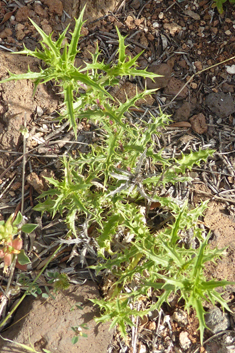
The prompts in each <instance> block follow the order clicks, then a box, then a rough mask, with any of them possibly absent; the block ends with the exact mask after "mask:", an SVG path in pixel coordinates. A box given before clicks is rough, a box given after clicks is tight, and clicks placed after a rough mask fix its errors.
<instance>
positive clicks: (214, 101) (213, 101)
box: [205, 92, 235, 119]
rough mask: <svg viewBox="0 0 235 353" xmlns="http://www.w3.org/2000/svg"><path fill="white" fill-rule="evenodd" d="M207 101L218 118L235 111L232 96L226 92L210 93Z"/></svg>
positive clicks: (225, 116)
mask: <svg viewBox="0 0 235 353" xmlns="http://www.w3.org/2000/svg"><path fill="white" fill-rule="evenodd" d="M205 103H206V104H207V106H208V108H209V109H210V110H211V111H212V112H213V113H215V114H216V115H217V116H218V118H222V119H223V118H227V117H228V116H229V115H231V114H232V113H234V112H235V105H234V101H233V98H232V96H230V95H229V94H226V93H224V92H217V93H210V94H208V96H207V97H206V100H205Z"/></svg>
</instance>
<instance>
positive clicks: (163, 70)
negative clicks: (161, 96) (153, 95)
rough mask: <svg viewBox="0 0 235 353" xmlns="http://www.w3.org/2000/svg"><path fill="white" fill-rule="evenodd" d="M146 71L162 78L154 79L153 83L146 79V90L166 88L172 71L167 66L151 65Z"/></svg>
mask: <svg viewBox="0 0 235 353" xmlns="http://www.w3.org/2000/svg"><path fill="white" fill-rule="evenodd" d="M148 71H149V72H153V73H155V74H156V75H161V76H162V77H155V78H154V81H152V80H151V79H150V78H147V79H146V83H147V88H148V89H154V88H159V89H161V88H164V87H166V86H167V84H168V82H169V80H170V75H171V72H172V69H171V67H170V66H169V65H168V64H160V65H159V64H157V65H156V64H152V65H151V66H150V67H149V68H148Z"/></svg>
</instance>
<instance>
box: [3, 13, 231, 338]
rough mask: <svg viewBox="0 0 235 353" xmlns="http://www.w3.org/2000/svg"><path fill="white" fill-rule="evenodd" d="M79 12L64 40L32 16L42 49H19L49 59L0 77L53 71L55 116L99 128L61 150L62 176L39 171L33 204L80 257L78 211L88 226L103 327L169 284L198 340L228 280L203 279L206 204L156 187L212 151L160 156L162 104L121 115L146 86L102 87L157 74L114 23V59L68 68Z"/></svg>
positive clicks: (43, 77) (43, 76)
mask: <svg viewBox="0 0 235 353" xmlns="http://www.w3.org/2000/svg"><path fill="white" fill-rule="evenodd" d="M83 12H84V10H83V11H82V13H81V15H80V17H79V18H78V19H77V20H76V25H75V29H74V32H73V33H72V39H71V42H70V44H68V43H67V41H65V36H66V31H67V29H66V30H65V31H64V32H63V33H62V34H61V35H60V36H59V38H58V40H57V41H53V40H52V35H49V36H47V35H46V34H45V33H44V32H43V31H42V30H41V29H40V28H39V27H38V26H37V25H36V24H35V23H33V22H32V23H33V24H34V26H35V27H36V29H37V30H38V32H39V33H40V34H41V36H42V41H41V46H42V50H38V49H36V50H35V51H31V50H29V49H26V48H25V49H24V50H23V51H22V52H21V54H26V55H31V56H34V57H37V58H39V59H41V60H42V61H44V62H45V63H46V64H47V68H45V69H42V68H41V70H40V72H38V73H36V72H31V71H29V72H28V73H26V74H22V75H14V74H11V75H10V77H9V78H7V79H6V80H5V81H9V80H16V79H17V80H20V79H33V80H34V82H35V89H36V87H37V85H38V84H39V83H45V82H47V81H49V80H54V81H55V82H56V83H57V84H58V85H60V86H62V87H63V93H64V102H65V107H66V108H65V112H64V114H63V116H62V118H63V119H65V118H67V119H69V122H70V126H71V127H72V128H73V130H74V133H75V136H77V120H81V119H84V118H86V119H89V121H92V122H93V124H94V125H95V126H97V129H99V135H100V140H99V141H98V142H97V143H96V144H91V145H90V146H89V149H88V150H87V153H84V154H80V155H79V157H78V158H74V157H68V156H64V159H63V166H64V167H63V177H62V178H61V179H60V180H57V179H55V178H47V179H48V181H49V182H50V183H51V184H52V186H53V187H52V188H51V189H49V190H48V191H46V192H44V193H43V194H42V195H40V199H41V200H42V201H41V202H39V203H38V205H37V206H36V207H35V209H36V210H38V211H41V212H45V211H47V212H51V214H52V215H53V216H54V215H55V214H56V213H60V214H61V215H62V216H63V217H64V218H65V221H66V223H67V225H68V228H69V233H68V234H69V236H70V237H76V238H77V240H79V241H78V243H79V242H80V243H81V244H82V246H83V249H82V255H83V257H84V256H85V255H86V252H87V251H88V252H89V251H90V248H91V245H90V243H89V241H90V237H87V238H84V234H83V235H82V236H81V233H80V232H79V230H78V227H79V225H78V220H79V219H83V221H84V220H85V223H86V224H87V229H89V228H90V227H92V226H93V227H94V226H95V228H96V232H95V234H94V237H95V238H94V241H95V243H96V244H97V252H98V255H99V263H98V264H97V265H96V266H93V268H95V269H96V271H97V272H100V271H102V273H104V274H112V278H113V283H112V286H111V288H110V292H109V293H108V296H107V298H104V299H102V300H100V299H99V300H98V299H97V300H93V302H94V303H95V304H98V305H99V306H100V308H101V309H102V314H101V317H100V318H98V319H97V321H107V320H110V321H111V322H112V324H111V326H114V325H116V324H118V325H119V328H120V330H121V333H122V334H123V335H125V334H126V326H127V325H133V323H132V320H131V317H132V316H143V315H146V314H148V313H150V312H151V311H153V310H155V309H160V308H161V306H162V304H163V303H164V302H167V301H168V300H169V296H170V295H171V294H172V293H175V294H177V295H178V296H179V298H182V299H184V302H185V308H186V309H187V310H189V309H190V308H193V309H195V311H196V314H197V317H198V319H199V329H200V334H201V342H202V340H203V333H204V329H205V327H206V324H205V319H204V313H205V312H204V309H203V301H209V302H212V303H213V304H215V303H216V302H218V303H220V305H221V306H222V307H223V308H225V309H227V310H229V308H228V306H227V303H226V302H225V301H224V300H223V298H222V296H221V295H220V294H219V293H218V292H217V291H216V290H215V289H216V288H217V287H221V286H222V287H224V286H226V285H227V284H228V283H229V282H227V281H215V280H211V281H207V280H206V278H205V277H204V274H203V269H204V265H205V263H206V262H208V261H212V260H214V259H216V258H217V257H219V256H220V255H221V251H220V250H217V249H215V250H211V249H210V248H208V247H207V243H208V239H209V237H210V235H209V234H208V235H206V234H204V232H203V231H202V229H201V228H199V226H198V219H199V218H200V217H201V216H202V215H203V212H204V210H205V208H206V203H203V204H202V205H201V206H200V207H198V208H197V209H191V208H189V206H188V205H187V202H186V201H184V200H179V199H177V198H176V197H175V198H174V197H173V196H168V195H167V192H166V191H165V192H164V190H167V189H168V188H169V187H170V186H171V185H175V184H177V183H181V182H190V181H191V178H190V177H188V176H185V173H186V171H188V170H191V169H192V167H193V166H194V165H195V164H197V165H199V164H200V163H201V161H206V159H207V158H208V157H210V156H211V155H212V154H213V152H214V151H212V150H199V151H197V152H190V153H189V154H182V155H181V156H180V157H178V158H173V157H172V158H169V157H168V158H166V157H164V151H163V150H159V149H158V148H157V144H156V141H157V138H158V137H159V138H160V137H161V134H162V131H163V129H164V128H165V126H166V125H167V124H168V122H169V117H168V116H167V115H165V114H162V113H160V114H159V115H158V116H154V115H152V114H150V115H149V116H148V121H147V122H146V121H145V120H144V119H142V120H141V119H140V120H139V121H135V122H133V121H130V120H129V118H128V116H129V115H128V114H129V112H130V109H131V108H132V107H135V103H136V101H137V100H139V99H140V98H144V97H145V96H146V95H148V94H151V93H152V92H153V90H149V91H148V90H145V91H144V92H142V93H138V92H136V95H135V97H133V98H128V97H127V98H126V102H125V103H122V104H121V103H120V102H118V101H117V100H115V99H114V98H113V97H112V96H111V95H110V94H109V92H108V88H109V87H111V86H115V85H117V84H118V83H119V80H120V78H121V77H123V76H129V77H136V76H141V77H143V78H146V77H149V78H151V79H154V77H156V76H157V75H155V74H153V73H150V72H148V71H147V70H139V69H138V68H137V60H138V58H139V56H140V55H141V53H140V54H138V55H137V56H135V57H134V58H131V57H128V56H127V55H126V46H125V38H124V37H123V36H122V35H121V34H120V32H119V30H118V29H117V33H118V37H119V47H118V57H117V59H116V61H114V62H112V63H111V64H105V63H104V62H99V61H98V58H99V56H100V53H99V49H98V47H97V49H96V52H95V54H94V55H92V63H85V67H84V68H82V69H81V68H79V69H77V68H75V66H74V60H75V57H76V55H77V54H78V53H79V50H78V49H77V45H78V42H79V38H80V31H81V28H82V25H83V21H82V16H83ZM151 205H155V207H156V208H157V210H158V212H162V213H164V214H166V215H168V217H169V220H168V221H167V219H166V221H165V222H164V226H162V227H160V228H159V230H157V231H156V230H155V231H154V230H153V229H151V226H150V225H149V223H148V222H149V215H148V210H149V209H150V207H151ZM189 230H190V231H191V232H193V238H194V240H195V243H196V244H197V246H196V247H193V246H192V243H189V244H188V243H187V242H186V241H185V239H187V234H188V232H189ZM153 293H155V296H156V297H157V298H158V299H157V302H156V303H155V304H152V305H151V304H149V305H148V308H147V309H143V310H142V311H141V310H136V309H135V304H136V303H137V302H138V301H140V300H143V298H144V300H146V301H149V299H150V297H151V295H152V294H153ZM149 303H150V301H149Z"/></svg>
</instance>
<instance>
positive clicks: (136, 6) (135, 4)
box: [131, 0, 141, 10]
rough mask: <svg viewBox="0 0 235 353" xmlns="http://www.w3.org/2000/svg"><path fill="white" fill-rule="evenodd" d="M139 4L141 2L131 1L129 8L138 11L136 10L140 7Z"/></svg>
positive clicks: (138, 0)
mask: <svg viewBox="0 0 235 353" xmlns="http://www.w3.org/2000/svg"><path fill="white" fill-rule="evenodd" d="M140 2H141V0H133V1H132V3H131V6H132V7H133V8H134V9H135V10H138V8H139V7H140Z"/></svg>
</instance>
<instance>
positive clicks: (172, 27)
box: [163, 22, 182, 37]
mask: <svg viewBox="0 0 235 353" xmlns="http://www.w3.org/2000/svg"><path fill="white" fill-rule="evenodd" d="M163 28H164V29H166V30H168V31H169V32H170V35H172V37H174V36H175V35H176V33H179V32H180V31H181V29H182V27H181V26H180V25H178V24H177V23H175V22H171V23H164V25H163Z"/></svg>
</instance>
